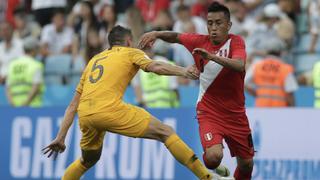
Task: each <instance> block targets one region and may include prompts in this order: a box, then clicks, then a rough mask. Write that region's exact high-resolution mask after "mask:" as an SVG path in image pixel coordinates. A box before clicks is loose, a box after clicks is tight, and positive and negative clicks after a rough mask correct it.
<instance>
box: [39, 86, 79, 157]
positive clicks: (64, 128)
mask: <svg viewBox="0 0 320 180" xmlns="http://www.w3.org/2000/svg"><path fill="white" fill-rule="evenodd" d="M80 96H81V94H80V93H78V92H77V91H76V92H75V95H74V96H73V99H72V101H71V102H70V104H69V106H68V107H67V109H66V111H65V113H64V119H63V121H62V124H61V126H60V129H59V132H58V134H57V137H56V138H55V139H54V140H53V141H52V142H51V143H50V144H49V145H48V146H47V147H45V148H43V149H42V151H43V153H44V154H48V157H50V156H51V155H54V158H56V157H57V155H58V153H62V152H63V151H64V150H65V148H66V146H65V144H64V141H65V138H66V136H67V133H68V130H69V128H70V126H71V125H72V123H73V120H74V116H75V114H76V112H77V108H78V105H79V100H80Z"/></svg>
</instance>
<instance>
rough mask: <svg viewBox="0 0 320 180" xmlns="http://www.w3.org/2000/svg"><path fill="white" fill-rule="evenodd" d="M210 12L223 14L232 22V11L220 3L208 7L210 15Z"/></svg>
mask: <svg viewBox="0 0 320 180" xmlns="http://www.w3.org/2000/svg"><path fill="white" fill-rule="evenodd" d="M210 12H223V13H224V15H225V17H226V18H227V19H228V20H229V21H230V11H229V9H228V8H227V7H226V6H225V5H223V4H220V3H218V2H213V3H211V5H210V6H209V7H208V13H210Z"/></svg>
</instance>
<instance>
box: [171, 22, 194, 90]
mask: <svg viewBox="0 0 320 180" xmlns="http://www.w3.org/2000/svg"><path fill="white" fill-rule="evenodd" d="M182 27H183V33H196V27H195V25H194V23H193V22H192V21H191V20H190V21H187V22H185V23H184V24H183V26H182ZM172 46H173V60H174V62H175V63H176V64H177V65H179V66H183V67H188V66H191V65H193V64H195V63H194V59H193V56H192V55H191V53H190V52H189V51H188V50H187V49H186V48H185V47H184V46H182V45H180V44H172ZM178 82H179V84H181V85H196V82H195V81H193V80H189V79H187V78H184V77H178Z"/></svg>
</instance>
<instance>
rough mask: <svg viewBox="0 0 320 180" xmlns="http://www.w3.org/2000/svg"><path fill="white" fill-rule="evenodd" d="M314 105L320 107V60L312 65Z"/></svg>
mask: <svg viewBox="0 0 320 180" xmlns="http://www.w3.org/2000/svg"><path fill="white" fill-rule="evenodd" d="M312 79H313V87H314V107H315V108H320V62H317V63H316V64H315V65H314V67H313V78H312Z"/></svg>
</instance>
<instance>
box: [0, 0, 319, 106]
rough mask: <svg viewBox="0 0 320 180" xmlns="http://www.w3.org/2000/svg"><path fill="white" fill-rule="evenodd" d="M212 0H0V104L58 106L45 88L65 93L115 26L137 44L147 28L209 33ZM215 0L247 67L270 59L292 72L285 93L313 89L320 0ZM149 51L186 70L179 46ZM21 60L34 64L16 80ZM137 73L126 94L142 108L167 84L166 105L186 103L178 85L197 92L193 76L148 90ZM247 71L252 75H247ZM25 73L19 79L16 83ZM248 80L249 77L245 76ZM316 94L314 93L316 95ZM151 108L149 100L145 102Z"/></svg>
mask: <svg viewBox="0 0 320 180" xmlns="http://www.w3.org/2000/svg"><path fill="white" fill-rule="evenodd" d="M211 2H212V1H211V0H171V1H170V0H87V1H77V0H45V1H44V0H8V1H6V0H4V1H3V0H2V1H0V84H1V85H0V87H1V90H0V97H2V98H0V104H1V105H13V106H34V107H39V106H40V107H41V106H45V105H48V106H54V105H60V104H59V103H57V104H55V102H53V101H52V102H48V101H50V100H48V99H50V98H52V97H48V95H47V97H46V98H47V100H46V102H44V100H41V97H42V96H43V94H46V92H47V91H49V90H50V88H49V87H50V86H55V87H56V88H55V89H54V90H52V91H54V93H55V94H56V96H59V94H63V93H64V90H63V89H64V88H65V87H72V88H69V89H68V90H67V91H72V92H73V91H74V89H73V88H74V86H75V85H76V84H77V82H78V81H79V78H80V76H81V73H82V71H83V69H84V67H85V65H86V64H87V63H88V61H89V60H90V59H91V58H92V57H93V56H94V55H95V54H97V53H99V52H101V51H103V50H105V49H108V48H109V44H108V42H107V37H108V33H109V32H110V30H111V29H112V27H114V26H116V25H122V26H125V27H127V28H130V29H131V30H132V33H133V38H134V41H135V42H136V43H137V42H138V40H139V38H140V37H141V35H142V34H143V33H145V32H148V31H152V30H173V31H176V32H181V33H199V34H207V28H206V14H207V7H208V5H209V4H210V3H211ZM219 2H221V3H223V4H225V5H226V6H227V7H229V9H230V12H231V21H232V23H233V25H232V28H231V30H230V33H233V34H238V35H241V36H242V37H243V38H244V39H245V41H246V48H247V54H248V58H247V70H248V71H249V72H253V70H250V68H251V69H252V68H253V65H254V64H257V63H258V62H260V61H263V60H265V59H266V58H267V57H269V56H272V57H273V58H276V59H280V60H281V61H282V62H283V63H286V64H288V65H290V66H291V67H292V69H293V71H292V72H293V73H292V74H293V76H292V77H291V76H290V77H291V81H290V82H291V83H289V85H285V86H286V89H289V90H288V92H289V93H293V92H294V91H297V90H298V89H299V86H300V87H301V86H303V87H304V86H309V87H310V88H311V87H313V86H316V83H315V82H316V81H318V80H317V77H316V76H318V77H320V73H319V74H316V75H315V71H317V70H316V69H317V68H315V67H316V66H317V63H318V62H320V45H319V44H320V42H317V41H318V34H319V30H320V0H219ZM147 53H148V55H149V56H150V57H152V58H153V59H158V60H164V61H170V62H172V63H175V64H177V65H181V66H184V67H187V66H189V65H192V64H193V58H192V56H191V54H190V53H189V52H188V51H187V50H186V49H185V48H184V47H183V46H181V45H178V44H167V43H165V42H163V41H157V42H156V43H155V45H154V47H153V48H152V49H151V50H149V51H148V52H147ZM26 57H28V58H29V60H30V61H32V60H34V61H36V62H34V65H32V67H34V68H33V70H32V71H31V72H30V73H29V75H30V77H26V76H28V75H26V74H23V73H20V76H23V77H19V72H22V71H23V70H24V69H23V68H21V67H22V66H20V67H19V65H18V66H16V67H15V66H14V65H13V64H14V63H13V62H14V61H17V60H19V59H20V60H21V59H23V61H24V60H25V59H28V58H26ZM24 62H26V61H24ZM16 64H19V63H16ZM11 66H12V67H11ZM318 66H319V65H318ZM319 68H320V67H318V69H319ZM318 71H319V72H320V70H318ZM17 74H18V75H17ZM27 74H28V73H27ZM10 76H12V78H10ZM138 76H139V77H137V78H135V79H134V81H133V82H132V86H131V87H133V92H134V93H133V94H132V96H131V95H130V98H131V99H132V98H133V99H134V100H132V102H133V103H135V104H139V105H141V106H148V104H147V103H146V101H149V100H151V101H153V100H152V98H155V97H160V96H161V95H159V94H158V95H154V94H151V95H150V94H148V92H152V91H154V89H155V88H156V89H161V88H164V89H165V88H168V89H171V90H173V91H174V94H175V96H174V97H171V98H169V99H172V98H176V99H175V102H173V103H172V102H171V103H170V107H178V106H179V101H186V100H183V99H181V97H180V98H179V96H180V95H179V89H180V87H189V88H192V89H193V90H194V91H198V90H197V88H198V82H197V81H190V80H187V79H184V78H168V79H162V82H163V83H162V84H161V85H162V86H153V87H155V88H152V86H148V84H152V82H150V81H148V82H146V81H145V80H146V78H148V77H146V75H144V74H143V73H139V74H138ZM250 76H254V75H253V74H252V73H250ZM23 78H25V79H24V80H21V79H23ZM149 78H150V77H149ZM279 78H281V77H279ZM17 79H18V80H17ZM26 79H27V80H26ZM251 79H254V78H251ZM282 79H286V78H282ZM19 80H20V81H19ZM26 82H27V83H26ZM246 83H248V84H250V83H251V82H249V80H248V82H247V81H246ZM158 85H159V84H158ZM23 86H25V87H23ZM287 86H289V87H287ZM31 87H32V88H31ZM57 87H58V88H57ZM319 88H320V87H319ZM248 89H249V90H250V88H248ZM8 91H11V93H8ZM24 91H27V92H24ZM32 91H33V93H32ZM308 92H309V91H308ZM310 92H311V91H310ZM249 93H250V91H249ZM8 94H9V95H8ZM146 94H147V95H146ZM250 94H251V93H250ZM253 94H254V93H253ZM162 95H163V94H162ZM312 95H313V94H312ZM15 96H16V97H15ZM19 96H20V97H19ZM22 96H26V97H27V99H28V100H21V99H23V98H21V97H22ZM49 96H50V95H49ZM34 98H39V100H38V101H39V102H33V103H32V101H34ZM70 98H71V97H70ZM316 98H317V97H316V96H315V97H314V99H315V100H316ZM319 98H320V97H319ZM145 99H147V100H145ZM1 101H2V102H1ZM194 103H195V102H192V103H191V104H190V106H194ZM160 104H161V103H160ZM292 105H294V104H292ZM157 106H158V105H156V104H153V105H152V104H150V106H149V107H157ZM162 106H165V105H163V104H161V105H159V106H158V107H162Z"/></svg>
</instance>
